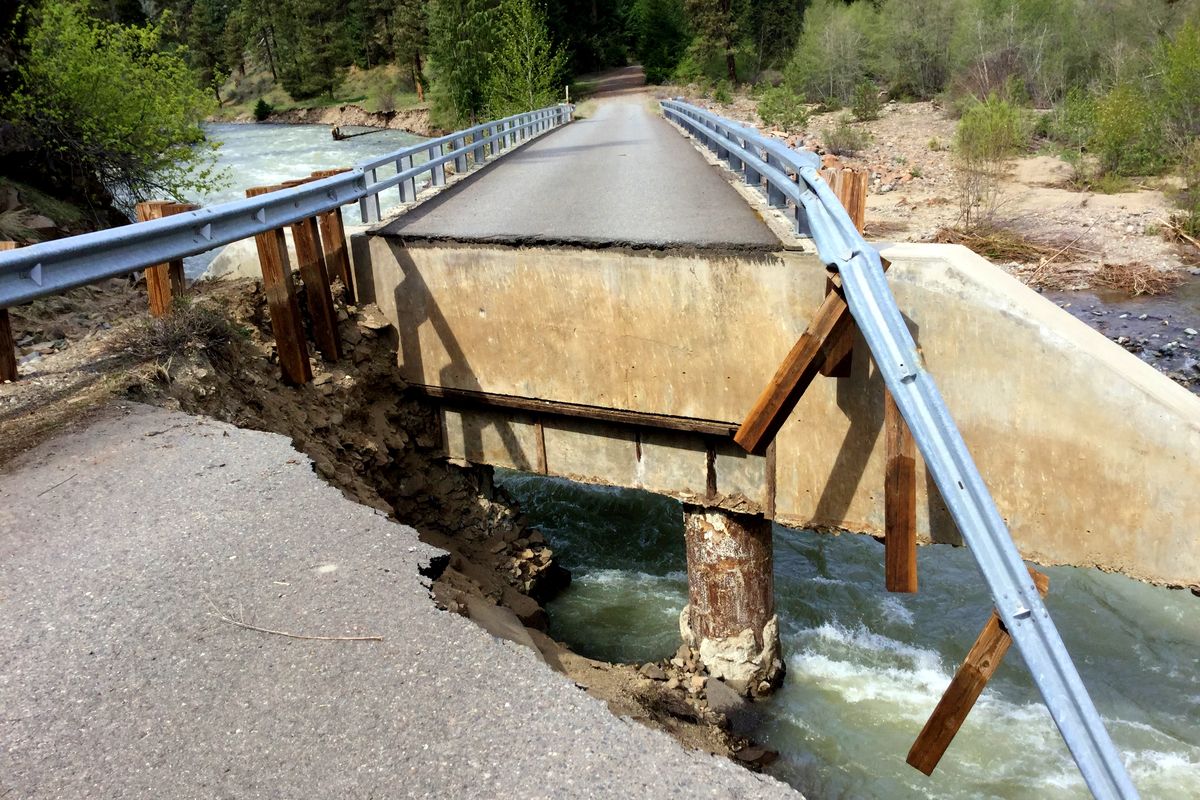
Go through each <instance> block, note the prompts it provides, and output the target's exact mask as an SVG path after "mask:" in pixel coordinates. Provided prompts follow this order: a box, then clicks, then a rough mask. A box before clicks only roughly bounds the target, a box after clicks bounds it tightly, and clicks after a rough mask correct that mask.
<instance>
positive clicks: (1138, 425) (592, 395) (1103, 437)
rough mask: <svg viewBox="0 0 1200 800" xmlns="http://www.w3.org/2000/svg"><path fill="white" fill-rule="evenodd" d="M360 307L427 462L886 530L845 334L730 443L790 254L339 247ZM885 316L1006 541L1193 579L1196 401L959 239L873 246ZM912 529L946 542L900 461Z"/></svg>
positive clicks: (801, 258)
mask: <svg viewBox="0 0 1200 800" xmlns="http://www.w3.org/2000/svg"><path fill="white" fill-rule="evenodd" d="M355 251H356V264H357V269H358V272H359V285H360V287H362V291H363V292H364V297H363V298H362V299H363V301H364V302H375V303H377V304H378V305H379V307H380V308H381V309H382V310H383V312H384V313H385V315H386V316H387V317H388V319H389V320H390V321H391V322H392V323H393V324H394V325H395V326H396V332H397V337H398V364H399V366H400V369H401V371H402V373H403V375H404V377H405V379H406V380H407V381H408V382H409V383H410V384H412V385H413V386H414V387H417V388H418V389H419V390H422V391H425V392H426V393H428V394H429V395H430V396H431V397H433V398H436V399H437V400H438V402H439V404H440V407H441V413H442V418H443V426H444V445H445V450H446V455H447V456H448V457H451V458H455V459H462V460H465V461H470V462H473V463H479V464H491V465H495V466H503V467H511V468H514V469H519V470H524V471H529V472H540V473H543V474H547V475H556V476H562V477H566V478H571V479H574V480H580V481H584V482H589V483H600V484H611V485H618V486H628V487H637V488H643V489H647V490H650V491H654V492H659V493H662V494H666V495H670V496H674V497H678V498H680V499H681V500H683V501H684V502H686V503H689V504H695V505H700V506H707V507H720V508H724V509H727V510H730V511H737V512H745V513H754V514H764V515H766V516H768V517H770V518H772V519H775V520H777V521H779V522H781V523H784V524H788V525H795V526H807V527H817V528H842V529H848V530H854V531H862V532H867V533H872V534H880V533H882V531H883V526H884V520H883V502H882V494H883V485H884V453H883V450H884V443H883V436H882V435H881V429H882V427H883V407H884V402H883V392H884V388H883V385H882V381H881V379H880V377H879V375H878V373H877V372H876V371H875V369H874V368H873V364H872V363H871V361H870V359H869V357H864V356H865V354H866V353H867V351H866V349H865V346H863V345H862V343H861V342H860V343H859V344H858V346H857V347H856V356H855V359H854V362H853V367H852V370H851V374H850V376H849V377H845V378H836V379H835V378H818V379H817V382H815V383H814V384H813V385H812V386H811V387H810V388H809V390H808V391H807V392H806V394H805V396H804V397H803V399H802V400H801V402H800V404H799V405H798V406H797V408H796V410H795V411H794V412H793V414H792V416H791V418H790V419H789V421H788V423H787V424H786V425H785V426H784V427H783V429H782V431H781V432H780V434H779V436H778V438H777V439H776V443H775V445H774V447H773V450H772V451H771V452H769V453H768V454H767V455H766V456H765V457H756V456H749V455H747V454H745V453H744V452H743V451H741V450H740V448H738V447H737V446H736V445H735V444H734V443H733V442H732V439H731V437H732V433H733V431H734V430H736V428H737V426H738V423H739V421H740V420H741V419H742V417H743V416H744V415H745V413H746V411H747V410H748V409H749V408H750V407H751V405H752V404H753V402H754V400H755V398H756V396H757V395H758V393H759V392H760V391H761V389H762V388H763V387H764V386H765V385H766V383H767V381H768V380H769V379H770V378H771V376H772V374H773V373H774V371H775V369H776V367H777V366H778V364H779V363H780V361H781V360H782V359H783V357H784V355H785V354H786V353H787V351H788V349H789V348H790V347H791V346H792V344H793V343H794V342H795V341H796V339H797V338H798V337H799V335H800V334H801V333H802V331H803V330H804V328H805V326H806V325H807V322H808V319H809V317H810V315H811V314H812V313H813V311H815V309H816V308H817V307H818V305H819V304H820V301H821V299H822V296H823V295H824V293H825V270H824V268H823V266H822V265H821V264H820V263H819V262H818V260H817V259H816V257H815V256H813V255H811V254H806V253H801V252H788V251H783V250H779V251H774V252H736V251H728V252H720V251H713V250H694V249H693V250H684V249H678V248H674V249H664V250H633V249H628V248H603V249H592V248H579V247H561V246H539V247H518V246H504V245H499V244H479V243H466V242H459V243H455V242H429V241H425V242H420V241H409V242H405V241H404V240H402V239H401V238H399V237H397V236H387V235H370V236H363V237H358V238H357V239H356V241H355ZM886 255H887V256H888V258H890V259H891V261H892V262H893V266H892V268H891V270H890V272H889V281H890V282H891V283H892V287H893V291H894V293H895V294H896V296H897V299H898V302H899V305H900V308H901V309H903V310H904V311H905V313H906V316H907V317H908V319H909V323H910V328H911V330H912V332H913V334H914V337H915V338H916V340H917V342H918V344H919V345H920V347H921V350H922V353H923V355H924V357H925V358H926V360H927V362H928V365H929V367H930V369H931V371H932V372H933V374H935V375H936V376H937V378H938V381H939V384H940V386H941V388H942V391H943V393H944V395H945V397H946V401H947V403H948V405H949V407H950V409H951V411H952V412H953V414H954V417H955V419H956V421H957V422H958V424H959V426H960V428H961V430H962V432H963V435H964V437H965V439H966V441H967V444H968V446H969V448H970V450H971V453H972V455H973V457H974V458H975V460H976V462H977V463H978V464H979V466H980V469H981V471H982V474H983V476H984V478H985V480H986V481H987V482H988V484H989V488H990V489H991V491H992V493H993V496H994V497H995V499H996V502H997V504H998V506H999V508H1000V511H1001V513H1002V514H1003V515H1004V516H1005V518H1006V520H1007V522H1008V524H1009V526H1010V528H1011V531H1012V534H1013V537H1014V540H1015V541H1016V543H1017V545H1018V547H1019V548H1020V550H1021V552H1022V554H1023V555H1024V556H1025V557H1027V558H1029V559H1031V560H1034V561H1038V562H1042V563H1054V564H1074V565H1080V566H1099V567H1101V568H1103V569H1109V570H1117V571H1121V572H1125V573H1127V574H1129V575H1132V576H1134V577H1138V578H1142V579H1146V580H1151V581H1154V582H1158V583H1166V584H1173V585H1196V584H1200V540H1198V539H1197V537H1196V536H1195V535H1194V522H1195V520H1196V519H1200V494H1198V493H1196V492H1194V491H1193V490H1191V489H1189V487H1194V486H1195V485H1197V484H1198V483H1200V465H1198V464H1197V462H1196V460H1195V458H1194V454H1195V453H1196V452H1200V404H1197V403H1196V401H1195V398H1194V397H1192V396H1191V395H1190V394H1188V393H1187V392H1186V391H1185V390H1183V389H1182V388H1181V387H1178V386H1176V385H1175V384H1173V383H1172V382H1171V381H1169V380H1168V379H1167V378H1165V377H1164V376H1162V375H1160V374H1158V373H1157V372H1155V371H1154V370H1153V369H1151V368H1150V367H1148V366H1147V365H1145V364H1143V363H1141V362H1140V361H1139V360H1137V359H1136V358H1135V357H1133V356H1131V355H1129V354H1128V353H1125V352H1124V351H1123V350H1122V349H1120V348H1119V347H1117V346H1115V345H1113V344H1112V343H1110V342H1108V341H1107V340H1106V339H1105V338H1104V337H1103V336H1102V335H1100V334H1098V333H1095V332H1094V331H1092V330H1090V329H1088V328H1087V327H1086V326H1084V325H1083V324H1082V323H1080V322H1078V321H1076V320H1074V319H1072V318H1071V317H1070V316H1069V315H1068V314H1066V313H1065V312H1062V311H1061V310H1059V309H1057V308H1055V307H1054V306H1052V305H1051V304H1049V303H1047V302H1045V301H1044V300H1043V299H1041V298H1040V297H1038V296H1037V295H1036V294H1034V293H1033V292H1031V291H1030V290H1028V289H1027V288H1025V287H1024V286H1022V285H1020V284H1019V283H1017V282H1016V281H1015V280H1013V279H1011V278H1009V277H1008V276H1006V275H1004V274H1003V273H1002V272H1000V271H999V270H998V269H996V268H995V267H993V266H991V265H990V264H988V263H987V262H986V261H984V260H983V259H980V258H978V257H976V256H974V255H973V254H971V253H970V252H969V251H967V250H965V249H964V248H959V247H953V246H941V245H899V246H894V247H892V248H890V249H889V250H887V251H886ZM917 508H918V510H917V523H918V529H919V534H920V536H921V537H922V538H923V539H924V540H925V541H934V542H948V543H959V541H960V540H959V537H958V534H957V531H956V530H955V528H954V525H953V522H952V520H951V519H950V517H949V515H948V514H947V512H946V510H945V507H944V506H943V504H942V502H941V500H940V498H939V496H938V493H937V490H936V488H935V487H934V486H933V483H932V481H930V480H928V479H927V478H926V476H925V474H924V471H923V467H920V466H919V467H918V503H917Z"/></svg>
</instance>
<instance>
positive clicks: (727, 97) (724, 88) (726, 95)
mask: <svg viewBox="0 0 1200 800" xmlns="http://www.w3.org/2000/svg"><path fill="white" fill-rule="evenodd" d="M712 99H713V101H714V102H717V103H726V104H727V103H732V102H733V91H732V89H731V87H730V86H729V81H726V80H720V81H717V85H716V86H714V87H713V93H712Z"/></svg>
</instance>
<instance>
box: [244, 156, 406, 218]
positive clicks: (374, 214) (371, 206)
mask: <svg viewBox="0 0 1200 800" xmlns="http://www.w3.org/2000/svg"><path fill="white" fill-rule="evenodd" d="M377 172H378V171H377V170H376V169H374V168H372V169H369V170H367V171H366V178H367V189H368V190H369V189H370V188H371V184H373V183H375V182H377V181H378V180H379V176H378V174H377ZM247 196H249V195H247ZM358 213H359V214H360V215H361V216H362V221H363V224H366V225H369V224H371V223H372V222H379V220H381V219H383V212H382V211H381V209H380V206H379V192H376V193H375V194H369V195H367V196H365V197H363V198H362V199H361V200H359V201H358Z"/></svg>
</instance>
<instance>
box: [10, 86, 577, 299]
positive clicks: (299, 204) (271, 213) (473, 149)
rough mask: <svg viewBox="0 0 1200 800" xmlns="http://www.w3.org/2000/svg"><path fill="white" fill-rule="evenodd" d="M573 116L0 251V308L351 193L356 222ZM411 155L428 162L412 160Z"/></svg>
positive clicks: (559, 110)
mask: <svg viewBox="0 0 1200 800" xmlns="http://www.w3.org/2000/svg"><path fill="white" fill-rule="evenodd" d="M572 114H573V108H572V107H571V106H568V105H557V106H549V107H547V108H540V109H537V110H535V111H528V112H525V113H523V114H515V115H513V116H511V117H505V118H504V119H498V120H493V121H491V122H484V123H482V124H480V125H476V126H474V127H472V128H467V129H466V130H462V131H456V132H454V133H451V134H449V135H447V136H442V137H439V138H436V139H430V140H428V141H425V142H420V143H418V144H415V145H411V146H409V147H405V148H402V149H400V150H397V151H395V152H393V153H389V154H387V155H386V156H381V157H379V158H375V159H372V160H371V161H367V162H363V163H360V164H357V165H355V166H354V167H353V168H352V169H350V170H349V171H347V172H343V173H340V174H338V175H334V176H333V177H330V178H322V179H320V180H315V181H312V182H309V183H305V184H303V185H301V186H296V187H293V188H288V189H281V190H279V191H275V192H270V193H269V194H263V195H259V196H258V197H253V198H247V199H245V200H235V201H232V202H229V203H221V204H219V205H214V206H207V207H204V208H200V209H198V210H196V211H189V212H186V213H183V214H175V215H173V216H170V217H164V218H162V219H155V220H150V221H148V222H139V223H135V224H131V225H124V226H121V227H119V228H110V229H108V230H103V231H96V232H94V233H85V234H81V235H79V236H70V237H67V238H65V239H57V240H55V241H50V242H42V243H40V244H35V245H31V246H29V247H23V248H20V249H17V250H10V251H6V252H0V308H8V307H10V306H14V305H20V304H21V303H28V302H29V301H31V300H36V299H38V298H41V297H47V296H49V295H54V294H59V293H61V292H65V291H66V290H68V289H73V288H75V287H77V286H84V285H86V284H89V283H95V282H96V281H100V280H104V279H105V278H115V277H119V276H121V275H128V274H129V273H131V272H136V271H137V270H139V269H145V268H146V267H150V266H153V265H155V264H162V263H166V262H169V261H174V260H176V259H180V258H184V257H186V256H193V255H196V254H197V253H203V252H205V251H208V250H212V249H214V248H217V247H221V246H223V245H227V244H231V243H232V242H236V241H240V240H242V239H248V238H250V237H252V236H256V235H258V234H260V233H265V232H267V231H271V230H275V229H277V228H281V227H283V226H286V225H290V224H292V223H294V222H297V221H299V220H302V219H307V218H308V217H313V216H316V215H317V214H320V213H322V212H325V211H330V210H332V209H335V208H339V207H340V206H343V205H346V204H348V203H353V202H355V201H358V203H359V204H360V210H361V211H362V217H363V221H364V222H377V221H379V219H380V217H381V214H380V204H379V193H380V192H383V191H385V190H387V189H390V188H392V187H396V186H399V187H400V199H401V202H412V201H414V200H415V199H416V196H417V185H416V179H417V177H418V176H420V175H422V174H424V173H426V172H428V173H430V176H431V178H430V180H431V183H432V184H433V185H434V186H441V185H443V184H444V183H445V181H446V172H445V165H446V164H447V163H449V162H451V161H453V162H454V164H455V168H456V170H457V171H459V172H466V171H467V169H468V160H467V159H468V156H470V158H471V159H472V160H473V162H474V163H475V164H477V165H478V164H483V163H484V162H485V161H486V160H487V159H488V158H489V157H494V156H496V155H499V154H500V153H502V152H504V151H505V150H507V149H509V148H510V147H512V146H514V145H515V144H517V143H519V142H521V141H524V140H526V139H528V138H530V137H532V136H535V135H537V134H539V133H542V132H544V131H546V130H549V129H550V128H554V127H558V126H559V125H564V124H566V123H568V122H570V121H571V119H572ZM448 148H449V149H448ZM419 156H424V157H426V159H427V160H425V161H423V162H421V163H419V164H418V163H415V162H416V159H417V157H419ZM391 163H394V164H396V165H397V174H395V175H389V176H387V177H385V178H383V179H379V177H378V172H379V168H380V167H382V166H384V165H387V164H391Z"/></svg>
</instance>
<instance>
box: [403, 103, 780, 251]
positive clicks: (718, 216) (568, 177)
mask: <svg viewBox="0 0 1200 800" xmlns="http://www.w3.org/2000/svg"><path fill="white" fill-rule="evenodd" d="M654 105H655V103H654V100H653V98H652V97H651V96H650V95H649V94H648V93H646V92H644V91H636V90H635V91H625V92H623V93H617V94H609V95H605V96H602V97H601V98H600V99H598V100H597V101H596V104H595V108H594V111H593V113H592V115H591V116H589V117H588V118H585V119H579V120H576V121H575V122H572V123H571V124H570V125H567V126H565V127H563V128H560V129H557V130H554V131H551V132H549V133H548V134H546V135H544V136H542V137H540V138H538V139H537V140H535V141H533V142H531V143H529V144H528V145H526V146H525V147H523V148H521V149H520V150H517V151H515V152H513V153H510V154H508V155H506V156H504V157H503V158H500V159H498V160H497V161H496V162H494V163H493V164H492V165H490V166H488V167H487V168H485V169H483V170H480V171H479V172H478V173H477V174H475V175H473V176H471V177H469V178H467V179H466V180H463V181H462V182H461V183H458V184H456V185H455V186H453V187H452V188H450V189H449V190H447V191H446V192H444V193H443V194H442V195H440V196H438V197H435V198H433V199H432V200H430V201H429V202H427V203H424V204H423V205H421V206H418V207H417V208H416V209H414V210H413V211H412V212H411V213H409V214H407V215H405V216H403V217H401V218H400V219H399V220H397V221H396V222H394V223H392V224H390V225H388V226H387V227H386V228H385V232H387V233H391V234H398V235H401V236H403V237H406V238H418V239H445V240H455V241H491V242H500V243H507V244H526V243H528V244H537V243H564V244H582V245H587V244H604V245H613V244H629V245H633V246H643V247H646V246H650V247H670V246H686V245H692V246H696V247H717V248H729V249H760V250H761V249H770V248H775V247H777V246H778V245H779V239H778V238H777V237H776V236H775V235H774V234H773V233H772V232H771V231H770V229H769V228H767V226H766V224H765V223H764V222H763V221H762V219H761V218H759V216H758V215H757V214H756V213H755V212H754V211H753V210H752V209H751V208H750V207H749V205H748V204H747V203H746V201H745V200H744V199H743V198H742V197H741V196H740V195H738V193H737V191H736V190H735V189H734V188H733V187H732V186H730V185H729V183H728V181H727V180H726V178H725V177H724V176H723V175H721V174H720V172H719V171H718V169H717V168H714V167H713V166H711V165H710V164H708V162H706V161H705V159H704V157H703V156H701V155H700V153H699V152H698V151H697V150H696V148H695V147H693V146H692V144H691V142H690V141H689V140H688V139H686V138H684V137H683V136H681V135H680V134H679V133H678V132H677V131H676V130H675V129H674V128H673V127H671V125H670V124H669V123H667V122H666V121H665V120H663V119H662V118H661V117H660V116H659V115H658V114H657V113H655V111H654Z"/></svg>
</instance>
